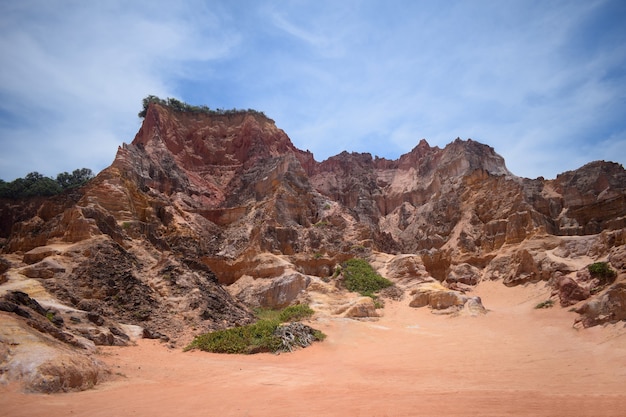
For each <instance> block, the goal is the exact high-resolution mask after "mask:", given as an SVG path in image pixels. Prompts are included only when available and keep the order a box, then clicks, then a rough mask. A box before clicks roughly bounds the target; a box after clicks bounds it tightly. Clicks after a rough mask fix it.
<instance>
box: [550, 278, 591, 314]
mask: <svg viewBox="0 0 626 417" xmlns="http://www.w3.org/2000/svg"><path fill="white" fill-rule="evenodd" d="M557 291H558V294H559V299H560V304H561V307H568V306H571V305H574V304H576V303H578V302H580V301H582V300H586V299H587V298H589V297H590V295H591V293H590V292H589V290H588V289H586V288H584V287H581V286H580V285H578V283H577V282H576V281H575V280H574V279H572V278H570V277H567V276H566V277H561V278H560V279H559V281H558V282H557Z"/></svg>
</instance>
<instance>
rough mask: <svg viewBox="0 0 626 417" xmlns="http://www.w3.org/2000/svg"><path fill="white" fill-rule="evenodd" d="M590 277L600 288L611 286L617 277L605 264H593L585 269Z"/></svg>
mask: <svg viewBox="0 0 626 417" xmlns="http://www.w3.org/2000/svg"><path fill="white" fill-rule="evenodd" d="M587 269H588V270H589V273H590V274H591V276H592V277H594V278H597V279H598V281H600V286H604V285H607V284H611V283H612V282H613V281H615V278H616V277H617V272H615V271H614V270H612V269H611V267H610V266H609V264H608V263H606V262H595V263H592V264H591V265H589V266H588V267H587Z"/></svg>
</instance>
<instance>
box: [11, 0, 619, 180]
mask: <svg viewBox="0 0 626 417" xmlns="http://www.w3.org/2000/svg"><path fill="white" fill-rule="evenodd" d="M625 22H626V2H625V1H623V0H615V1H611V0H565V1H559V0H539V1H534V0H489V1H488V0H459V1H457V0H446V1H441V0H433V1H431V0H406V1H400V0H358V1H356V0H355V1H353V0H341V1H339V0H312V1H290V0H282V1H263V0H250V1H247V0H224V1H222V0H211V1H208V0H205V1H201V0H197V1H194V0H191V1H172V0H167V1H160V0H150V1H143V0H133V1H127V0H120V1H117V0H102V1H97V2H96V1H93V2H92V1H83V0H67V1H66V0H20V1H19V2H17V1H15V2H11V1H1V2H0V57H1V58H0V179H3V180H5V181H11V180H13V179H15V178H18V177H23V176H25V175H26V174H27V173H29V172H33V171H37V172H39V173H41V174H44V175H46V176H51V177H53V178H54V177H56V175H57V174H58V173H61V172H66V171H67V172H71V171H73V170H74V169H77V168H90V169H92V170H93V171H94V172H95V173H97V172H99V171H101V170H102V169H104V168H106V167H107V166H109V165H110V164H111V163H112V162H113V159H114V158H115V154H116V152H117V148H118V146H120V145H121V144H122V143H130V142H132V140H133V138H134V136H135V134H136V132H137V131H138V129H139V127H140V125H141V119H140V118H139V117H138V116H137V113H138V112H139V111H141V107H142V104H141V103H142V99H143V98H144V97H146V96H148V95H156V96H159V97H161V98H167V97H174V98H177V99H179V100H182V101H185V102H187V103H189V104H193V105H207V106H209V107H210V108H223V109H232V108H241V109H247V108H252V109H256V110H259V111H262V112H264V113H265V114H266V115H267V116H268V117H270V118H272V119H273V120H275V122H276V125H277V126H278V127H279V128H281V129H283V130H284V131H285V132H286V133H287V135H289V137H290V138H291V140H292V142H293V143H294V145H295V146H297V147H298V148H300V149H303V150H310V151H311V152H313V154H314V156H315V159H316V160H317V161H322V160H324V159H326V158H328V157H329V156H332V155H336V154H338V153H340V152H342V151H344V150H345V151H348V152H369V153H371V154H372V155H373V156H379V157H385V158H388V159H396V158H398V157H399V156H400V155H402V154H404V153H407V152H409V151H410V150H411V149H413V148H414V147H415V146H417V144H418V143H419V141H420V140H421V139H426V140H427V141H428V143H429V144H430V145H431V146H439V147H444V146H445V145H446V144H448V143H450V142H451V141H453V140H454V139H455V138H457V137H460V138H461V139H468V138H471V139H473V140H477V141H479V142H482V143H485V144H487V145H490V146H492V147H493V148H494V149H495V151H496V152H497V153H498V154H500V155H502V156H503V157H504V158H505V160H506V164H507V167H508V169H509V170H510V171H511V172H512V173H513V174H515V175H518V176H522V177H527V178H536V177H539V176H543V177H545V178H548V179H550V178H555V177H556V175H557V174H559V173H561V172H565V171H568V170H573V169H576V168H579V167H581V166H582V165H584V164H586V163H588V162H591V161H594V160H609V161H614V162H618V163H621V164H624V163H626V24H625Z"/></svg>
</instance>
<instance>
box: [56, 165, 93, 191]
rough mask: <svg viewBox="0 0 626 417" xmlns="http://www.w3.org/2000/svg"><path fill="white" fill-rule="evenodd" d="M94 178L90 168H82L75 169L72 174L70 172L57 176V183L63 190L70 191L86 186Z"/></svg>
mask: <svg viewBox="0 0 626 417" xmlns="http://www.w3.org/2000/svg"><path fill="white" fill-rule="evenodd" d="M93 177H94V175H93V172H92V171H91V170H90V169H89V168H81V169H75V170H74V171H72V173H71V174H70V173H68V172H62V173H60V174H59V175H57V183H58V184H59V186H60V187H61V188H62V189H64V190H68V189H70V188H76V187H80V186H81V185H84V184H86V183H87V182H88V181H89V180H91V179H92V178H93Z"/></svg>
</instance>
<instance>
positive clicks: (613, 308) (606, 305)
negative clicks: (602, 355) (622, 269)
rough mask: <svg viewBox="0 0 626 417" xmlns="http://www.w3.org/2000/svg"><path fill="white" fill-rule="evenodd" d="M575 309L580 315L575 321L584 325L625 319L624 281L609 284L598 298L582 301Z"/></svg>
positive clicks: (625, 289)
mask: <svg viewBox="0 0 626 417" xmlns="http://www.w3.org/2000/svg"><path fill="white" fill-rule="evenodd" d="M575 311H576V312H577V313H578V314H580V315H581V317H579V318H578V319H577V320H576V323H582V325H583V326H584V327H591V326H595V325H598V324H603V323H615V322H618V321H622V320H626V282H624V281H622V282H618V283H616V284H613V285H611V286H610V287H609V288H608V289H607V290H606V291H605V292H604V293H602V294H601V295H600V296H599V297H598V298H596V299H593V300H590V301H588V302H586V303H584V304H583V305H582V306H580V307H578V308H577V309H576V310H575Z"/></svg>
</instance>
